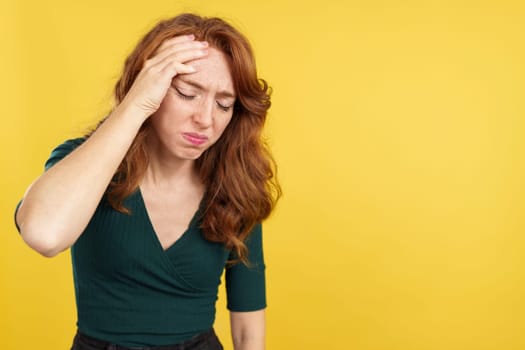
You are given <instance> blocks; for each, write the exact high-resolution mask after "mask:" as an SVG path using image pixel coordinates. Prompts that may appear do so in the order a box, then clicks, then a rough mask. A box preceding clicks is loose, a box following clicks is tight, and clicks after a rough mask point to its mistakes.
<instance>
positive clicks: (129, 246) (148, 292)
mask: <svg viewBox="0 0 525 350" xmlns="http://www.w3.org/2000/svg"><path fill="white" fill-rule="evenodd" d="M82 142H83V139H75V140H68V141H66V142H65V143H64V144H62V145H60V146H59V147H58V148H56V149H55V150H54V151H53V152H52V154H51V157H50V159H49V160H48V162H47V163H46V169H48V168H49V167H51V166H52V165H53V164H55V163H56V162H58V161H59V160H60V159H62V158H63V157H65V156H66V155H67V154H68V153H70V152H71V151H72V150H73V149H74V148H76V147H77V146H78V145H80V144H81V143H82ZM125 206H126V207H127V208H128V209H130V211H131V215H126V214H122V213H119V212H117V211H115V210H113V209H112V208H111V207H110V206H109V205H108V204H107V202H106V201H105V200H104V199H102V201H101V203H100V205H99V206H98V208H97V210H96V212H95V214H94V216H93V218H92V219H91V221H90V223H89V224H88V226H87V228H86V230H85V231H84V232H83V234H82V235H81V236H80V238H79V239H78V240H77V241H76V242H75V244H74V245H73V246H72V248H71V257H72V264H73V275H74V282H75V293H76V302H77V311H78V323H77V325H78V328H79V330H80V331H81V332H82V333H84V334H86V335H88V336H91V337H94V338H98V339H102V340H106V341H110V342H113V343H115V344H119V345H123V346H128V347H132V346H159V345H167V344H176V343H180V342H183V341H185V340H187V339H189V338H191V337H192V336H194V335H196V334H198V333H201V332H204V331H206V330H208V329H210V328H211V327H212V326H213V322H214V320H215V303H216V300H217V291H218V286H219V284H220V276H221V274H222V272H223V270H224V267H225V263H226V261H227V260H228V259H229V258H231V256H230V255H231V254H230V252H229V251H227V250H226V249H225V247H224V245H222V244H219V243H213V242H209V241H206V240H205V239H204V237H203V235H202V231H201V230H200V228H199V219H198V214H199V212H197V213H196V214H195V216H194V217H193V219H192V221H191V223H190V225H189V227H188V229H187V231H186V232H184V234H183V235H182V236H181V237H180V238H179V239H178V240H177V241H176V242H175V243H174V244H173V245H172V246H171V247H169V248H168V249H167V250H163V248H162V246H161V244H160V242H159V240H158V238H157V235H156V233H155V231H154V229H153V226H152V224H151V221H150V219H149V217H148V213H147V210H146V207H145V204H144V201H143V198H142V195H141V193H140V190H137V191H136V192H135V193H133V194H132V195H131V196H129V197H128V198H127V199H126V201H125ZM246 244H247V246H248V249H249V251H250V255H249V257H248V258H249V261H250V267H246V266H245V265H243V264H237V265H234V266H233V267H231V268H228V269H227V270H226V290H227V299H228V309H230V310H232V311H254V310H259V309H262V308H265V307H266V295H265V276H264V270H265V266H264V258H263V251H262V230H261V225H257V226H256V227H255V229H254V230H253V232H252V234H251V235H250V237H249V239H248V241H247V242H246Z"/></svg>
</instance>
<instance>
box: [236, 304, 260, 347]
mask: <svg viewBox="0 0 525 350" xmlns="http://www.w3.org/2000/svg"><path fill="white" fill-rule="evenodd" d="M230 323H231V332H232V339H233V348H234V349H235V350H263V349H264V348H265V338H266V324H265V323H266V313H265V310H264V309H263V310H258V311H251V312H233V311H231V312H230Z"/></svg>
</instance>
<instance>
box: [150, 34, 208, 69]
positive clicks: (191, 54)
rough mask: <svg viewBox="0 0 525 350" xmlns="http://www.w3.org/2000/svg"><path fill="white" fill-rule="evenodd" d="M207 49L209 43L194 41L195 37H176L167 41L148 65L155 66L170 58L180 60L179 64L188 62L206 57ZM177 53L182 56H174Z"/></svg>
mask: <svg viewBox="0 0 525 350" xmlns="http://www.w3.org/2000/svg"><path fill="white" fill-rule="evenodd" d="M207 48H208V43H207V42H205V41H195V40H193V35H191V36H183V37H174V38H171V39H168V40H165V41H164V42H163V43H162V45H161V46H160V47H159V48H158V49H157V51H156V52H155V55H154V56H153V57H151V58H150V59H149V60H148V61H149V62H148V63H149V64H150V65H155V64H157V63H158V62H161V61H163V60H165V59H166V58H167V57H170V56H171V57H172V59H175V60H178V61H179V62H187V61H189V60H192V59H196V58H200V57H203V56H205V55H206V53H207V51H206V49H207ZM177 53H181V55H174V54H177Z"/></svg>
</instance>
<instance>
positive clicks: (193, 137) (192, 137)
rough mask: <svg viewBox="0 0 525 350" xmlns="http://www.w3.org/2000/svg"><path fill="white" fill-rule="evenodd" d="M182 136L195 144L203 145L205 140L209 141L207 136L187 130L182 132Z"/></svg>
mask: <svg viewBox="0 0 525 350" xmlns="http://www.w3.org/2000/svg"><path fill="white" fill-rule="evenodd" d="M182 136H183V137H184V139H185V140H186V141H188V142H189V143H191V144H192V145H195V146H199V145H202V144H203V143H204V142H206V141H208V137H207V136H205V135H201V134H197V133H194V132H185V133H182Z"/></svg>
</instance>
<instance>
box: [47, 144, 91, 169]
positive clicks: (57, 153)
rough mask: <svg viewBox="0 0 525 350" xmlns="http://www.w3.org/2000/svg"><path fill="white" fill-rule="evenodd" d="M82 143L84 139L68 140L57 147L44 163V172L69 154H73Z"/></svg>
mask: <svg viewBox="0 0 525 350" xmlns="http://www.w3.org/2000/svg"><path fill="white" fill-rule="evenodd" d="M84 141H85V139H84V138H77V139H70V140H67V141H65V142H64V143H62V144H61V145H59V146H58V147H57V148H55V149H54V150H53V151H52V152H51V155H50V156H49V159H48V160H47V161H46V164H45V170H48V169H49V168H51V167H52V166H53V165H55V164H56V163H58V162H59V161H60V160H62V159H63V158H64V157H65V156H67V155H68V154H69V153H71V152H73V150H75V148H77V147H78V146H80V145H81V144H82V143H83V142H84Z"/></svg>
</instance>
